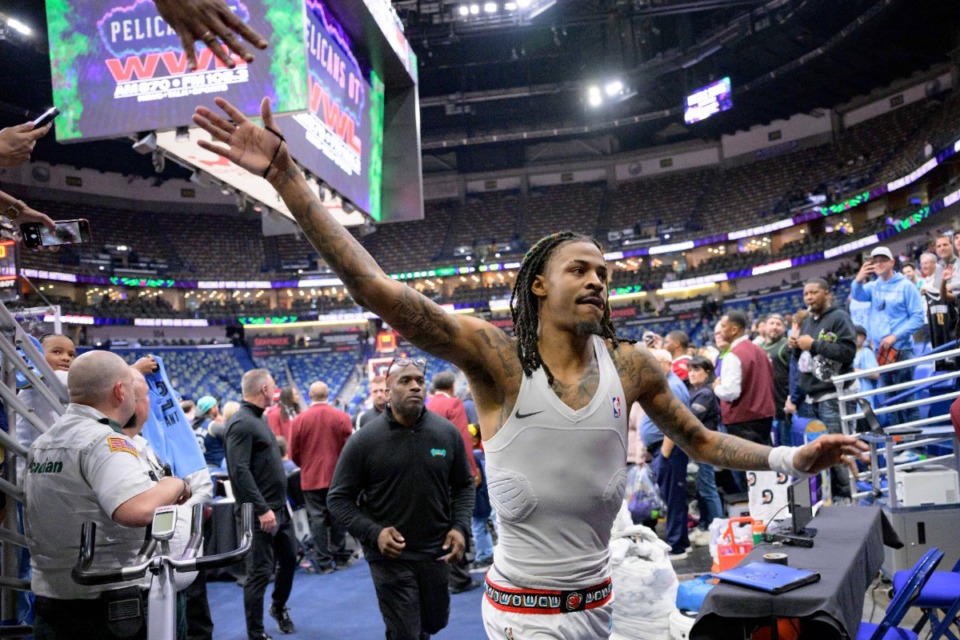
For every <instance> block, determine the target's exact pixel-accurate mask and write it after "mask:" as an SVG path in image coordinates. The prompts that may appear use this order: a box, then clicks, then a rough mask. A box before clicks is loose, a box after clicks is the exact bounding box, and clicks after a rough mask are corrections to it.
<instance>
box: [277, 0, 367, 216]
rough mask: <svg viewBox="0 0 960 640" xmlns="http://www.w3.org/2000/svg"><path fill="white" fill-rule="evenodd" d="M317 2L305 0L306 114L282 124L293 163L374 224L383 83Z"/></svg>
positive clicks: (333, 19)
mask: <svg viewBox="0 0 960 640" xmlns="http://www.w3.org/2000/svg"><path fill="white" fill-rule="evenodd" d="M327 5H328V3H327V2H324V1H323V0H306V7H307V29H306V49H307V70H308V74H307V95H308V101H307V102H308V111H307V113H304V114H300V115H297V116H293V117H288V118H284V119H283V125H284V126H285V127H286V126H287V123H289V125H290V126H289V127H288V130H287V135H286V138H287V144H289V145H290V151H291V152H292V153H293V156H294V158H296V159H297V161H298V162H299V163H300V164H302V165H303V166H304V167H306V168H307V169H308V170H309V171H310V172H312V173H314V174H315V175H317V176H320V177H321V178H323V180H324V181H325V182H326V183H327V184H329V185H330V186H331V187H333V188H334V189H335V190H337V191H338V192H340V193H342V194H343V195H344V196H346V197H347V199H348V200H350V201H351V202H352V203H353V204H354V205H355V206H356V207H357V208H359V209H361V210H362V211H365V212H366V213H368V214H370V217H371V218H373V219H374V220H376V221H377V222H379V221H380V220H381V218H382V216H381V212H380V204H381V201H380V181H381V173H382V169H381V163H382V161H383V154H382V150H383V108H384V84H383V82H382V81H381V80H380V78H379V77H378V76H377V73H376V71H374V70H373V69H372V68H371V66H370V64H369V63H362V62H361V58H360V57H359V56H358V55H357V53H356V52H357V50H358V49H359V48H358V47H356V46H355V45H354V43H353V42H352V41H351V38H350V36H349V35H348V34H347V33H346V31H345V30H344V29H343V27H341V26H340V24H339V23H338V22H337V19H336V18H335V17H334V16H333V14H332V13H331V12H330V9H329V8H328V6H327Z"/></svg>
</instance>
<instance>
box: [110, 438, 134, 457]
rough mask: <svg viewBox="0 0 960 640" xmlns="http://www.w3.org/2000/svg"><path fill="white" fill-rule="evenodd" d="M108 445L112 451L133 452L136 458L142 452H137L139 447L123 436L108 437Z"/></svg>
mask: <svg viewBox="0 0 960 640" xmlns="http://www.w3.org/2000/svg"><path fill="white" fill-rule="evenodd" d="M107 446H108V447H109V448H110V453H116V452H118V451H124V452H126V453H131V454H133V457H134V458H139V457H140V454H139V453H137V448H136V447H134V446H133V445H132V444H130V442H129V441H127V439H126V438H121V437H119V436H109V437H108V438H107Z"/></svg>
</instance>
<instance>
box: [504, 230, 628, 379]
mask: <svg viewBox="0 0 960 640" xmlns="http://www.w3.org/2000/svg"><path fill="white" fill-rule="evenodd" d="M570 242H589V243H590V244H592V245H594V246H595V247H596V248H597V249H600V251H601V252H602V251H603V248H602V247H601V246H600V243H599V242H597V241H596V240H594V239H593V238H591V237H590V236H585V235H583V234H580V233H576V232H573V231H558V232H557V233H552V234H550V235H548V236H545V237H543V238H541V239H540V240H538V241H537V243H536V244H534V245H533V246H532V247H530V250H529V251H527V253H526V255H525V256H523V262H521V263H520V271H519V272H518V273H517V279H516V282H515V283H514V285H513V293H512V294H511V296H510V314H511V316H512V317H513V332H514V335H515V336H516V338H517V357H519V358H520V366H521V367H523V373H524V375H526V376H531V375H533V372H534V371H536V370H537V369H538V368H539V367H543V372H544V373H546V374H547V382H548V383H549V384H553V374H552V373H551V372H550V369H549V368H548V367H547V365H546V364H544V362H543V360H542V359H541V358H540V349H539V348H538V346H537V329H538V327H539V326H540V302H539V300H538V298H537V296H535V295H533V289H532V286H533V281H534V279H535V278H536V277H537V276H539V275H542V274H543V270H544V268H545V267H546V265H547V262H548V261H549V260H550V256H551V255H553V252H554V250H555V249H556V248H558V247H560V246H562V245H565V244H568V243H570ZM600 335H601V337H603V338H606V339H608V340H610V342H611V343H612V344H613V347H614V348H616V347H617V345H619V344H620V343H621V342H623V340H620V339H618V338H617V333H616V330H615V329H614V328H613V322H611V320H610V303H609V300H608V302H607V304H606V305H605V306H604V309H603V319H602V320H601V321H600Z"/></svg>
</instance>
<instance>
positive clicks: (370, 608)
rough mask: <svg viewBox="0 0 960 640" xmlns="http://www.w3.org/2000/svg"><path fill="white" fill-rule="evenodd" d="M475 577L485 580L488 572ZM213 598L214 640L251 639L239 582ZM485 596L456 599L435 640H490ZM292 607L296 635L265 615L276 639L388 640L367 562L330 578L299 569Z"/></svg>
mask: <svg viewBox="0 0 960 640" xmlns="http://www.w3.org/2000/svg"><path fill="white" fill-rule="evenodd" d="M473 575H474V578H475V579H477V580H479V579H481V578H482V575H483V574H481V573H474V574H473ZM272 591H273V585H272V584H271V585H270V586H269V587H268V588H267V597H266V603H267V604H266V606H269V604H270V593H271V592H272ZM207 597H208V599H209V601H210V611H211V613H212V615H213V622H214V634H213V635H214V638H216V639H217V640H246V638H247V633H246V626H245V623H244V616H243V589H242V588H241V587H239V586H237V584H236V583H235V582H211V583H209V584H208V585H207ZM482 597H483V590H482V589H474V590H473V591H468V592H467V593H461V594H458V595H451V596H450V622H449V624H448V625H447V628H446V629H444V630H443V631H441V632H440V633H438V634H436V635H435V636H432V637H433V638H434V639H436V640H484V639H485V638H486V634H485V633H484V632H483V623H482V621H481V618H480V602H481V599H482ZM287 607H289V609H290V618H291V619H292V620H293V622H294V624H295V625H296V627H297V630H296V632H295V633H294V634H291V635H284V634H282V633H280V631H279V630H278V629H277V625H276V623H275V622H274V620H273V618H271V617H270V616H269V615H267V614H266V613H264V623H265V627H266V630H267V633H269V634H270V635H272V636H273V637H274V638H275V640H280V639H281V638H290V639H291V640H292V639H293V638H303V639H309V640H327V639H329V640H334V639H336V640H341V639H344V638H350V639H351V640H383V638H384V636H385V634H384V626H383V619H382V618H381V616H380V609H379V607H378V606H377V596H376V593H375V592H374V590H373V581H372V580H371V579H370V571H369V570H368V568H367V564H366V562H365V561H363V560H360V561H359V562H357V563H356V564H355V565H354V566H352V567H350V568H349V569H347V570H345V571H337V572H336V573H332V574H329V575H325V576H322V575H311V574H307V573H305V572H304V571H303V570H299V569H298V570H297V574H296V577H295V578H294V581H293V593H292V594H291V595H290V600H289V601H288V602H287Z"/></svg>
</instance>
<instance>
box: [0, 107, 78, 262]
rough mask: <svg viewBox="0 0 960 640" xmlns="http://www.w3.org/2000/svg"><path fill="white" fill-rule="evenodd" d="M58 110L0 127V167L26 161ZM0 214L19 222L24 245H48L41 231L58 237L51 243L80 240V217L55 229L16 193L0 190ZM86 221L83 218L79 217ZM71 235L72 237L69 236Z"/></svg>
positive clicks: (46, 131)
mask: <svg viewBox="0 0 960 640" xmlns="http://www.w3.org/2000/svg"><path fill="white" fill-rule="evenodd" d="M59 114H60V110H59V109H57V108H56V107H51V108H49V109H47V111H45V112H44V113H43V114H41V115H40V116H39V117H38V118H36V119H34V120H30V121H29V122H24V123H23V124H19V125H16V126H14V127H7V128H6V129H0V167H15V166H17V165H21V164H24V163H26V162H29V161H30V154H31V153H32V152H33V148H34V147H35V146H36V144H37V140H39V139H40V138H42V137H43V136H45V135H46V134H47V133H49V132H50V127H51V126H52V123H53V119H54V118H56V117H57V116H58V115H59ZM0 214H2V215H3V216H4V217H6V218H7V220H9V221H10V222H12V223H14V224H16V225H22V226H21V228H22V230H23V232H24V243H25V244H27V246H28V247H39V246H50V245H49V244H47V245H45V244H44V243H43V238H42V237H41V236H42V234H44V233H46V234H49V235H50V236H51V237H52V238H60V239H61V241H60V242H54V243H51V244H65V242H63V240H70V241H71V242H83V241H84V240H83V237H84V229H83V228H82V227H83V225H80V224H79V223H80V222H81V221H64V222H65V223H74V222H75V223H77V225H76V227H74V226H71V225H70V224H65V225H63V227H62V229H61V230H58V227H57V225H56V224H54V222H53V220H51V219H50V217H49V216H47V215H46V214H43V213H40V212H39V211H37V210H36V209H33V208H31V207H30V206H28V205H27V203H25V202H23V201H22V200H18V199H17V198H16V197H14V196H12V195H10V194H8V193H5V192H4V191H0ZM83 222H86V221H83ZM85 229H86V230H85V233H86V237H87V239H89V237H90V225H89V223H87V224H86V228H85ZM28 234H29V235H30V237H31V238H32V237H34V236H35V237H36V239H37V244H33V245H31V244H29V243H28V242H27V236H28ZM72 238H76V240H73V239H72Z"/></svg>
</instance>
